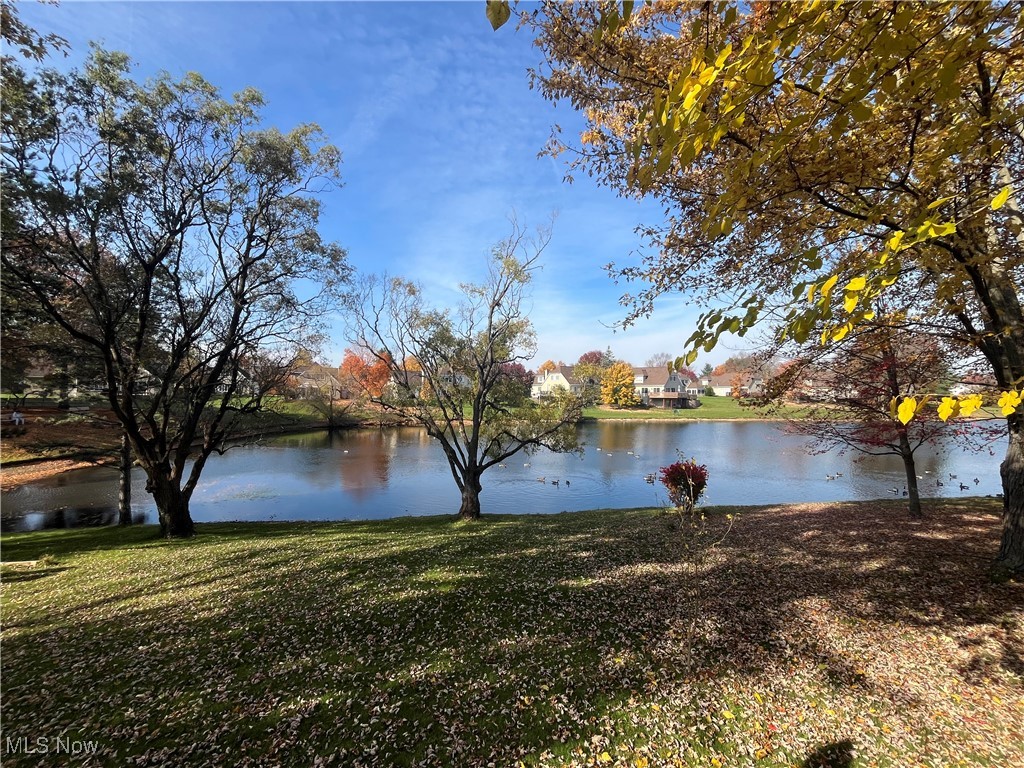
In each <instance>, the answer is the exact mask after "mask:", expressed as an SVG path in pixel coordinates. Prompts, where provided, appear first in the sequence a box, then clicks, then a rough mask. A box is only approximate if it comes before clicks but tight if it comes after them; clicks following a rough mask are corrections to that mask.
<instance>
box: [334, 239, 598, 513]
mask: <svg viewBox="0 0 1024 768" xmlns="http://www.w3.org/2000/svg"><path fill="white" fill-rule="evenodd" d="M549 240H550V232H549V231H547V230H545V231H542V232H540V233H538V236H537V237H536V238H531V237H529V236H528V235H527V233H526V231H525V230H524V229H523V228H522V227H521V226H520V225H518V224H517V223H516V222H515V221H513V223H512V232H511V234H510V235H509V236H508V237H507V238H506V239H504V240H502V241H501V242H500V243H498V244H497V245H496V246H495V247H494V248H493V250H492V253H491V260H490V264H489V271H488V276H487V279H486V281H485V282H483V283H481V284H479V285H470V284H464V285H462V286H460V287H461V290H462V292H463V294H464V295H465V300H464V301H463V302H462V303H461V304H460V305H459V306H457V307H455V308H445V309H437V308H433V307H429V306H427V304H426V302H425V300H424V297H423V294H422V291H421V289H420V288H419V287H418V286H417V285H415V284H413V283H411V282H409V281H407V280H403V279H400V278H387V277H367V278H365V279H364V280H362V281H361V282H360V283H359V285H358V286H357V288H356V289H355V290H353V291H352V293H351V295H350V298H349V302H348V305H349V310H350V313H349V316H350V318H351V321H352V325H351V330H350V341H351V342H352V344H353V346H354V347H355V348H357V349H358V350H359V351H360V352H361V353H362V354H363V355H366V356H368V357H372V358H373V359H375V360H377V361H380V362H381V363H384V364H385V365H387V367H388V370H389V371H390V373H391V381H390V382H389V383H388V385H387V386H385V387H384V388H383V391H382V392H377V393H376V394H374V393H370V395H369V396H370V400H371V401H372V402H374V403H376V404H377V405H378V406H379V407H380V408H382V409H383V410H385V411H390V412H395V413H399V414H401V415H403V416H405V417H408V418H411V419H413V420H415V421H416V422H418V423H419V424H422V425H423V427H424V428H425V429H426V430H427V433H428V434H429V435H430V436H431V437H432V438H434V439H435V440H437V441H438V443H439V444H440V446H441V449H442V450H443V451H444V453H445V456H446V458H447V459H448V464H449V467H450V468H451V472H452V477H453V478H454V480H455V483H456V485H457V486H458V488H459V491H460V493H461V495H462V503H461V506H460V507H459V516H460V517H462V518H470V519H472V518H477V517H479V516H480V491H481V489H482V487H483V486H482V484H481V477H482V476H483V474H484V472H485V471H486V470H488V469H489V468H491V467H493V466H495V465H496V464H498V463H500V462H503V461H505V460H506V459H508V458H510V457H511V456H513V455H515V454H516V453H518V452H520V451H527V452H529V451H532V450H536V449H539V448H548V449H550V450H553V451H570V450H575V449H576V448H577V447H578V444H577V439H576V432H575V429H573V427H572V425H573V423H574V422H576V421H577V420H578V419H579V416H580V407H581V406H580V403H579V401H578V400H577V399H576V398H574V397H572V396H569V395H564V396H562V397H560V398H556V399H555V400H553V401H550V402H545V403H535V402H533V401H531V400H530V399H529V398H528V397H527V396H525V393H523V391H522V387H520V386H517V385H516V382H515V380H514V379H512V378H511V377H509V376H507V375H506V371H507V370H508V366H509V365H511V364H515V363H522V362H524V361H527V360H530V359H531V358H532V357H533V356H534V354H535V353H536V344H535V337H534V332H533V328H532V326H531V324H530V321H529V319H528V318H527V317H526V306H525V296H526V287H527V285H528V284H529V282H530V277H531V274H532V272H533V271H534V270H535V269H536V268H537V264H538V259H539V258H540V255H541V253H542V252H543V250H544V248H545V247H546V246H547V244H548V242H549ZM409 360H415V361H416V365H415V366H409V365H407V364H406V361H409Z"/></svg>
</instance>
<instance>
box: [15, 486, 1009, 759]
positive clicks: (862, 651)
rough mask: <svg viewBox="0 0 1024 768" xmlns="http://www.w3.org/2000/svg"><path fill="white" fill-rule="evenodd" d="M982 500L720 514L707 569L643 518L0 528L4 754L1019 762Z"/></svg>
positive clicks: (1003, 603) (1004, 625) (991, 506)
mask: <svg viewBox="0 0 1024 768" xmlns="http://www.w3.org/2000/svg"><path fill="white" fill-rule="evenodd" d="M997 509H998V505H997V504H996V503H995V502H987V501H956V502H952V501H950V502H941V503H936V505H934V506H933V507H932V508H931V509H930V510H929V514H930V517H929V519H928V520H926V521H925V522H923V523H909V522H908V521H907V519H906V517H905V513H904V512H903V510H902V509H901V508H900V506H899V505H898V504H897V503H896V502H885V503H867V504H847V505H830V506H829V507H827V508H822V509H818V508H815V507H812V506H808V505H804V506H798V507H778V508H769V509H730V510H727V511H729V512H732V513H736V514H738V520H739V522H738V523H737V525H736V527H735V528H734V529H733V531H732V532H731V533H730V534H729V536H728V537H727V538H726V540H725V542H724V543H723V544H722V546H721V548H720V550H719V551H717V552H714V553H712V556H711V557H710V559H709V561H708V563H707V565H706V567H705V568H704V570H703V571H702V575H701V576H700V578H699V580H698V581H694V580H693V579H694V576H693V574H692V572H691V571H690V569H688V568H686V567H683V566H682V565H681V564H680V557H681V554H682V546H681V542H680V539H679V537H680V532H679V531H678V530H677V529H675V528H674V527H673V526H672V525H671V519H672V518H670V517H668V516H665V515H664V514H663V513H661V512H660V511H658V510H635V511H597V512H586V513H573V514H563V515H556V516H515V517H513V516H500V517H499V516H495V517H485V518H484V519H483V520H481V521H478V522H474V523H469V524H467V523H455V522H452V521H451V520H450V519H449V518H404V519H398V520H385V521H379V522H366V523H308V524H307V523H301V524H300V523H259V524H216V525H214V524H205V525H200V527H199V530H200V535H199V536H198V537H197V538H195V539H194V540H191V541H177V542H166V541H162V540H159V539H157V538H155V532H154V529H153V528H151V527H139V528H129V529H116V528H115V529H101V530H87V531H82V530H76V531H59V532H39V533H29V534H12V535H5V536H4V537H3V539H2V554H3V560H4V562H5V565H4V567H3V574H2V575H3V585H2V587H0V595H2V609H3V632H2V644H3V656H2V665H3V669H2V683H3V698H2V716H3V723H4V736H5V737H11V738H15V739H16V738H18V737H29V738H32V739H35V738H37V737H41V736H42V737H50V736H56V735H57V734H58V733H64V734H67V735H69V736H71V737H73V738H75V739H93V740H96V742H97V744H98V747H99V752H98V754H97V756H96V758H95V764H102V765H127V764H136V765H159V764H173V765H189V766H194V765H197V766H198V765H269V764H281V765H295V766H307V765H313V764H315V762H316V760H317V759H318V758H319V759H322V760H323V761H324V763H325V764H337V765H359V764H362V765H381V766H391V765H410V766H411V765H436V766H450V765H460V766H461V765H466V766H476V765H480V766H486V765H487V764H489V763H492V762H493V763H494V764H495V765H503V766H504V765H513V766H514V765H517V764H518V763H519V762H522V763H523V764H524V765H527V766H534V765H605V764H607V765H623V766H626V765H629V766H637V765H648V766H661V765H664V766H674V765H679V764H681V765H687V766H689V765H714V764H716V763H714V762H713V761H716V760H717V761H719V762H720V763H721V764H722V765H755V764H756V765H766V766H768V765H771V766H775V765H778V766H782V765H794V764H796V765H800V764H802V763H804V762H805V761H807V760H808V759H810V758H813V757H814V756H815V755H816V754H826V753H828V750H830V749H831V750H832V752H834V753H835V754H838V755H840V756H843V755H846V754H847V753H849V756H850V762H849V764H850V765H864V766H867V765H886V764H891V765H902V764H905V762H904V761H905V759H906V756H907V755H913V756H914V757H915V758H916V759H917V760H919V761H920V762H922V763H924V764H928V765H940V764H950V765H955V764H957V763H956V761H957V760H960V759H964V760H966V761H967V763H966V764H968V765H986V764H988V765H1000V766H1006V765H1011V764H1013V759H1014V757H1015V755H1017V756H1019V754H1020V753H1019V751H1016V750H1019V744H1020V741H1019V739H1018V738H1017V737H1018V736H1019V735H1020V734H1019V730H1020V723H1021V722H1024V695H1022V684H1021V679H1020V676H1019V675H1020V672H1021V670H1020V669H1019V665H1016V663H1015V662H1014V660H1013V659H1014V657H1013V649H1014V648H1015V647H1016V648H1017V650H1019V648H1020V647H1021V646H1020V641H1021V639H1022V622H1024V596H1022V594H1021V590H1020V589H1019V587H1018V586H1017V585H1014V584H1002V585H999V584H991V583H989V582H988V581H987V580H986V579H985V570H984V566H985V556H987V555H990V554H991V552H992V551H994V543H995V542H996V541H997V539H998V519H997V518H996V517H995V516H994V514H993V513H994V512H995V511H997ZM723 511H726V510H710V511H709V514H710V518H709V519H710V520H711V521H712V525H718V523H719V521H720V520H721V518H722V515H721V514H720V513H721V512H723ZM809 532H812V533H814V534H815V535H813V536H808V535H807V534H808V533H809ZM45 555H48V556H49V557H44V556H45ZM14 561H16V562H14ZM868 565H870V567H867V566H868ZM695 586H700V595H699V601H700V605H699V612H698V613H697V614H696V615H697V616H698V618H699V621H698V624H697V626H698V629H699V632H698V639H697V640H696V642H695V643H694V648H693V650H694V656H693V662H692V663H688V662H687V661H686V659H687V654H686V652H685V651H686V640H685V634H686V633H685V630H686V628H687V627H688V626H689V623H688V617H690V616H692V615H694V614H693V609H694V608H695V607H696V605H697V604H696V603H695V602H694V600H695V599H697V598H695V597H694V593H693V588H694V587H695ZM851 750H852V751H851ZM38 758H39V756H38V755H35V756H30V755H21V754H13V753H8V754H4V759H3V763H4V765H5V766H6V765H36V764H38ZM806 764H812V763H806ZM813 764H817V763H813ZM840 764H844V763H840Z"/></svg>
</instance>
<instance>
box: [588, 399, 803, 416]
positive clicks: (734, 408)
mask: <svg viewBox="0 0 1024 768" xmlns="http://www.w3.org/2000/svg"><path fill="white" fill-rule="evenodd" d="M700 402H701V406H700V408H680V409H678V410H675V411H671V410H662V409H660V408H645V409H639V408H638V409H630V408H622V409H615V408H609V407H607V406H601V407H598V408H586V409H584V411H583V416H584V417H585V418H588V419H682V420H693V419H760V418H764V412H763V411H761V410H758V409H757V408H746V407H744V406H743V405H742V404H741V403H740V401H739V400H736V399H734V398H731V397H702V398H700ZM798 413H799V411H798V410H797V409H796V408H795V407H783V408H782V414H792V415H798Z"/></svg>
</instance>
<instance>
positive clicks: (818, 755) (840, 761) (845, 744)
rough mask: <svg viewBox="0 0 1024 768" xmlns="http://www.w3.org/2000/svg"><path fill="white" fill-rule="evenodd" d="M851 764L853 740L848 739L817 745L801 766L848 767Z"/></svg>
mask: <svg viewBox="0 0 1024 768" xmlns="http://www.w3.org/2000/svg"><path fill="white" fill-rule="evenodd" d="M852 765H853V742H852V741H850V740H849V739H847V740H845V741H839V742H836V743H834V744H826V745H824V746H822V747H818V748H817V749H816V750H814V751H813V752H812V753H811V754H809V755H808V756H807V759H806V760H804V761H803V762H802V763H800V766H801V768H850V766H852Z"/></svg>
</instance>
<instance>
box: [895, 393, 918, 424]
mask: <svg viewBox="0 0 1024 768" xmlns="http://www.w3.org/2000/svg"><path fill="white" fill-rule="evenodd" d="M915 413H917V398H916V397H905V398H903V402H901V403H900V404H899V407H898V408H897V409H896V418H897V419H899V420H900V421H901V422H902V423H903V424H909V423H910V420H911V419H912V418H914V414H915Z"/></svg>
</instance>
